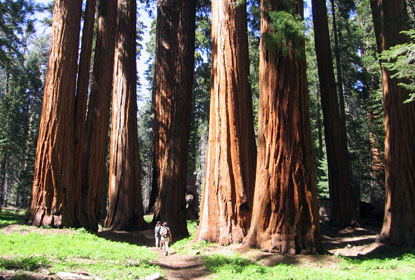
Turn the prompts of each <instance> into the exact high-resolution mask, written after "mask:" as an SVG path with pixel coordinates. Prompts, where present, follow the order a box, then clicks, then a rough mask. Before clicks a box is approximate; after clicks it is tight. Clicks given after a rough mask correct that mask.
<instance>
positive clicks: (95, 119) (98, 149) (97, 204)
mask: <svg viewBox="0 0 415 280" xmlns="http://www.w3.org/2000/svg"><path fill="white" fill-rule="evenodd" d="M116 14H117V0H101V1H100V2H99V6H98V27H97V38H96V46H95V57H94V69H93V74H92V83H91V93H90V98H89V105H88V117H87V121H86V132H85V142H84V148H83V165H82V187H81V191H82V196H81V199H82V209H81V223H82V225H83V226H84V227H86V228H88V229H91V230H95V231H96V230H97V229H98V219H99V216H100V213H101V209H102V207H103V205H102V203H101V202H102V196H103V190H104V184H105V181H106V179H105V163H106V160H107V143H108V129H109V117H110V105H111V93H112V78H113V77H112V75H113V68H114V44H115V27H116V22H115V16H116ZM104 206H105V205H104Z"/></svg>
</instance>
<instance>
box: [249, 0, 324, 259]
mask: <svg viewBox="0 0 415 280" xmlns="http://www.w3.org/2000/svg"><path fill="white" fill-rule="evenodd" d="M292 3H294V4H292ZM261 11H262V16H261V41H260V64H259V71H260V75H259V86H260V97H259V119H258V157H257V169H256V181H255V195H254V202H253V213H252V222H251V227H250V230H249V233H248V236H247V237H246V238H245V240H244V242H245V243H247V244H248V245H250V246H255V247H260V248H261V249H262V250H264V251H270V252H279V253H290V254H294V253H296V252H314V251H316V250H317V251H321V243H320V234H319V215H318V207H317V198H316V185H315V174H314V167H313V156H312V145H311V132H310V118H309V113H308V110H309V100H308V94H307V80H306V72H305V71H306V70H305V69H306V62H305V50H304V40H303V38H302V37H301V35H298V36H294V37H287V36H288V34H279V35H280V36H276V37H277V38H281V36H282V38H283V40H280V41H278V40H266V39H267V38H268V39H270V36H272V37H273V36H274V35H273V34H275V32H276V30H275V29H274V28H273V27H272V26H271V25H272V22H271V19H270V13H274V12H275V11H279V12H282V13H283V16H287V15H289V13H290V14H291V13H294V14H300V15H301V16H302V13H303V2H302V1H301V0H299V1H296V2H294V1H289V2H287V1H284V0H272V1H266V0H262V1H261ZM274 15H275V16H276V17H278V16H279V15H280V14H274ZM291 15H292V14H291ZM274 18H275V17H274ZM291 20H295V19H294V17H293V18H291ZM274 38H275V37H274Z"/></svg>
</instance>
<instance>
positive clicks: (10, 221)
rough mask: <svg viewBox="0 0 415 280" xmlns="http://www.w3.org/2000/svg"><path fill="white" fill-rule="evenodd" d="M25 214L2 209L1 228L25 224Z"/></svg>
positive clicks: (21, 211)
mask: <svg viewBox="0 0 415 280" xmlns="http://www.w3.org/2000/svg"><path fill="white" fill-rule="evenodd" d="M24 214H25V212H24V211H23V210H17V211H11V210H7V209H2V212H1V213H0V228H3V227H7V226H10V225H14V224H23V223H24V220H25V218H24Z"/></svg>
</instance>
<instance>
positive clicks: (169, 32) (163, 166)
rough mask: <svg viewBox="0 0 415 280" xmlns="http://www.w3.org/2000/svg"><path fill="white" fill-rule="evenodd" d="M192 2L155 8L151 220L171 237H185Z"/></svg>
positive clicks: (193, 28) (174, 3)
mask: <svg viewBox="0 0 415 280" xmlns="http://www.w3.org/2000/svg"><path fill="white" fill-rule="evenodd" d="M195 11H196V10H195V1H192V0H180V1H159V2H158V7H157V39H156V40H157V42H156V69H155V71H156V77H155V93H154V100H155V108H154V110H155V132H154V157H155V167H154V172H156V173H155V175H154V178H155V179H154V183H155V184H158V189H159V192H158V197H157V200H156V203H155V206H154V221H156V220H161V221H166V222H168V224H169V227H170V229H171V230H172V234H173V235H174V236H184V235H188V231H187V224H186V217H185V214H184V213H185V210H186V209H185V189H186V176H187V150H188V146H189V143H188V142H189V135H190V113H191V100H192V86H193V65H194V40H195V33H194V32H195V13H196V12H195Z"/></svg>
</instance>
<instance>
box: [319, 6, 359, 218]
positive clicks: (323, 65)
mask: <svg viewBox="0 0 415 280" xmlns="http://www.w3.org/2000/svg"><path fill="white" fill-rule="evenodd" d="M312 4H313V22H314V36H315V47H316V55H317V62H318V75H319V81H320V92H321V108H322V110H323V122H324V136H325V141H326V150H327V162H328V175H329V191H330V205H331V209H332V211H331V212H330V213H331V216H330V223H331V224H332V225H334V226H347V225H350V224H351V223H352V222H353V221H356V220H358V217H357V215H356V214H357V213H355V211H354V203H353V190H352V187H351V184H350V172H349V164H348V155H347V154H348V153H347V144H346V127H345V123H344V122H343V121H342V117H341V114H340V110H339V103H338V98H337V92H336V82H335V78H334V70H333V59H332V55H331V53H332V52H331V47H330V35H329V29H328V21H327V8H326V1H324V0H313V1H312Z"/></svg>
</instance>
